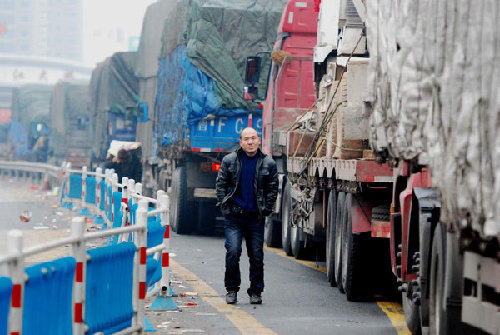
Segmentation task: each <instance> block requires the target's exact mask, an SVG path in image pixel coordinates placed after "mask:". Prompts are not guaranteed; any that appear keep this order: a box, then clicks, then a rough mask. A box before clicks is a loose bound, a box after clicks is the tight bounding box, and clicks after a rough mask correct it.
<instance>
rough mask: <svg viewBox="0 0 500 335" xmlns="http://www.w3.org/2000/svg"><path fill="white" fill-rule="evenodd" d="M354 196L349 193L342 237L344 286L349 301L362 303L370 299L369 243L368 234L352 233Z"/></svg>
mask: <svg viewBox="0 0 500 335" xmlns="http://www.w3.org/2000/svg"><path fill="white" fill-rule="evenodd" d="M351 207H352V194H351V193H348V194H347V195H346V200H345V207H344V208H345V212H344V213H343V214H344V215H343V220H342V223H343V226H344V229H343V232H344V236H343V237H342V245H343V250H342V286H343V287H344V291H345V294H346V297H347V300H348V301H362V300H366V299H367V298H368V297H369V292H370V287H371V286H370V283H369V280H367V278H366V273H365V269H366V266H367V265H368V263H366V256H367V255H365V253H364V249H365V245H366V243H367V242H368V239H367V238H366V234H353V233H352V213H351Z"/></svg>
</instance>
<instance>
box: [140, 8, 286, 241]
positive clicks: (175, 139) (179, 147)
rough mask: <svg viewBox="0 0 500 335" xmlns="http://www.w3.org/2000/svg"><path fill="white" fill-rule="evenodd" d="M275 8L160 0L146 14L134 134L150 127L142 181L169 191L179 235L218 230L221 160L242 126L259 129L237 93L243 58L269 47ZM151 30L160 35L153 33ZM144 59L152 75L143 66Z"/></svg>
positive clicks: (252, 107) (257, 111)
mask: <svg viewBox="0 0 500 335" xmlns="http://www.w3.org/2000/svg"><path fill="white" fill-rule="evenodd" d="M282 8H283V1H282V0H272V1H264V0H262V1H261V0H258V1H252V2H251V3H249V4H243V3H241V2H234V1H226V0H224V1H202V0H182V1H173V0H164V1H160V2H158V3H155V4H153V5H151V7H150V9H148V11H147V13H146V16H145V21H144V23H143V32H142V35H141V42H140V47H139V51H138V53H139V56H140V59H139V63H138V66H139V68H137V73H138V74H139V75H140V83H141V84H140V85H141V86H140V87H141V101H140V105H141V110H142V111H143V112H144V111H145V110H146V109H147V114H146V113H143V114H142V116H143V121H146V122H145V123H144V124H140V125H139V129H140V130H139V132H141V133H142V134H141V135H140V136H141V138H144V139H146V142H147V141H148V140H147V137H148V135H147V134H148V132H149V131H150V130H148V129H151V130H152V134H153V136H152V143H153V146H152V147H151V148H146V147H145V149H144V153H145V158H146V160H145V167H144V178H143V179H144V182H145V185H146V186H149V188H150V189H151V191H153V192H154V191H155V190H156V189H165V190H168V193H169V194H170V199H171V207H170V208H171V210H170V213H171V221H170V222H171V225H172V228H173V229H174V231H176V232H178V233H190V232H194V231H198V232H201V233H212V232H213V231H214V229H217V226H216V224H217V222H220V221H218V220H217V217H220V214H218V210H217V208H216V207H215V203H216V193H215V178H216V175H217V172H218V169H219V168H220V162H221V160H222V158H223V156H224V155H226V154H227V153H228V152H230V151H232V150H234V149H235V148H237V146H238V140H239V136H240V133H241V131H242V130H243V129H244V128H245V127H247V126H253V127H254V128H256V129H257V130H258V132H259V133H260V132H261V127H262V125H261V122H262V120H261V108H260V107H259V106H257V105H256V104H253V103H251V102H248V101H246V100H245V99H243V97H242V94H241V92H242V89H243V79H242V78H243V74H244V71H245V61H246V56H247V54H248V51H249V50H250V49H252V48H257V49H258V50H263V51H266V50H269V49H270V48H271V46H272V42H273V40H274V32H275V29H276V26H277V25H278V22H279V18H280V16H281V12H282ZM153 22H156V23H153ZM151 27H153V29H151ZM158 27H160V28H162V27H163V33H162V34H158V33H157V32H154V30H155V29H158ZM155 41H158V42H160V43H161V44H160V46H158V44H156V43H158V42H155ZM148 46H149V47H148ZM158 55H159V56H158ZM151 58H152V60H153V61H154V60H157V61H158V63H157V64H158V66H157V72H156V73H155V72H154V70H155V69H154V67H152V66H149V68H148V66H146V65H147V62H146V60H147V59H151ZM155 82H156V83H155ZM264 85H265V78H264V79H263V81H262V85H261V88H262V89H263V88H264ZM151 90H155V92H153V94H151V93H152V92H151ZM152 97H155V99H154V103H153V101H152ZM145 115H147V117H146V116H145ZM151 120H154V121H152V122H151ZM148 127H151V128H148ZM142 128H145V129H142ZM219 228H221V227H219Z"/></svg>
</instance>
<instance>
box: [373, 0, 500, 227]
mask: <svg viewBox="0 0 500 335" xmlns="http://www.w3.org/2000/svg"><path fill="white" fill-rule="evenodd" d="M366 4H367V28H368V31H367V33H368V46H369V51H370V57H371V71H370V72H371V74H372V76H371V78H370V82H369V87H370V90H371V92H370V96H371V102H372V104H373V114H372V138H371V143H372V145H373V146H374V148H375V149H376V150H377V151H381V152H384V151H385V152H387V153H388V154H389V156H392V157H396V158H400V159H415V160H417V161H418V162H419V163H421V164H425V165H427V164H428V165H429V166H430V167H431V170H432V178H433V185H434V186H436V187H438V188H439V189H440V191H441V194H442V201H443V202H442V206H443V210H442V218H443V221H445V222H449V223H456V224H458V225H460V226H462V227H464V226H466V225H469V224H470V225H471V226H472V228H473V229H474V230H476V231H478V232H479V233H482V234H485V235H487V236H495V235H497V234H498V233H499V232H500V227H499V225H500V206H499V201H498V199H500V35H499V34H498V32H499V31H500V20H499V18H500V3H499V2H498V1H496V0H486V1H470V0H451V1H437V2H436V1H430V0H426V1H411V0H405V1H385V0H378V1H377V0H375V1H367V2H366Z"/></svg>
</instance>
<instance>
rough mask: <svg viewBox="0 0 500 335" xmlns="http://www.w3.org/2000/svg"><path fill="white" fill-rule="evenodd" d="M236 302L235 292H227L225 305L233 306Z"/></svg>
mask: <svg viewBox="0 0 500 335" xmlns="http://www.w3.org/2000/svg"><path fill="white" fill-rule="evenodd" d="M236 301H238V299H237V295H236V292H235V291H229V292H227V293H226V303H227V304H230V305H232V304H235V303H236Z"/></svg>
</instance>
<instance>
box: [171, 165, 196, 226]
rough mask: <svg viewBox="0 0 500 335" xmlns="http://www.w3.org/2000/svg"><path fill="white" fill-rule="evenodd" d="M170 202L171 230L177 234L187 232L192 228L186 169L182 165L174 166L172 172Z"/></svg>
mask: <svg viewBox="0 0 500 335" xmlns="http://www.w3.org/2000/svg"><path fill="white" fill-rule="evenodd" d="M170 203H171V205H170V223H171V225H172V230H173V231H175V232H176V233H178V234H189V233H190V232H191V230H192V224H191V222H190V221H191V220H190V217H189V208H188V200H187V181H186V169H185V168H184V167H182V166H181V167H178V168H176V169H175V170H174V172H173V173H172V192H171V194H170Z"/></svg>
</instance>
